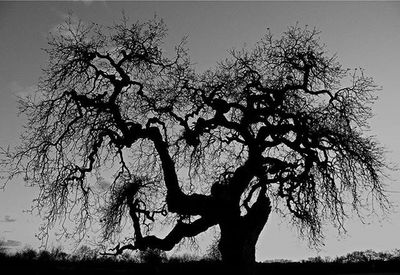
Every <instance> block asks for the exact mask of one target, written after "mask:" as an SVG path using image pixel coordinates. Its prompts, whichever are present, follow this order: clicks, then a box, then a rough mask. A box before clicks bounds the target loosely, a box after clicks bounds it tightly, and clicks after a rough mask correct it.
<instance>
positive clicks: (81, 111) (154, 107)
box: [3, 18, 388, 265]
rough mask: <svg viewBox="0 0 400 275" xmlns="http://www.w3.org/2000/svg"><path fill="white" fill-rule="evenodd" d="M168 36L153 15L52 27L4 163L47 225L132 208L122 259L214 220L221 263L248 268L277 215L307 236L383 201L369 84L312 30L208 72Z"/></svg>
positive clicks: (113, 227)
mask: <svg viewBox="0 0 400 275" xmlns="http://www.w3.org/2000/svg"><path fill="white" fill-rule="evenodd" d="M165 37H166V27H165V25H164V23H163V21H162V20H159V19H157V18H154V19H153V20H150V21H147V22H144V23H140V22H138V23H135V24H130V23H129V22H128V20H126V19H123V20H121V22H120V23H117V24H115V25H113V26H111V27H103V26H99V25H96V24H90V25H87V24H83V23H81V22H75V21H73V20H69V21H67V22H66V23H65V24H64V25H63V26H62V27H60V28H59V30H58V32H57V33H55V34H53V35H52V36H51V37H50V39H49V42H48V48H47V49H46V52H47V54H48V56H49V64H48V66H47V68H46V69H45V70H44V76H43V78H42V79H41V80H40V85H39V88H38V90H37V92H36V94H35V95H34V96H31V97H28V98H24V99H21V100H20V108H21V112H22V113H23V114H25V115H26V116H27V118H28V122H27V124H26V129H25V132H24V134H23V135H22V139H21V143H20V144H19V146H17V147H16V148H14V149H13V150H6V151H4V158H3V159H4V161H3V165H9V166H8V170H7V171H8V172H9V175H8V177H9V178H12V177H14V176H16V175H20V174H22V175H23V177H24V179H25V180H26V181H27V182H29V183H31V184H33V185H35V186H38V187H39V189H40V193H39V196H38V198H37V200H36V201H35V203H36V205H35V206H36V207H37V208H38V209H39V210H40V211H41V213H42V214H43V216H44V218H45V220H46V222H47V226H45V227H44V230H43V233H44V234H46V232H47V231H46V228H48V227H51V226H53V225H54V223H55V221H56V220H57V219H61V220H64V219H65V218H66V217H69V218H71V219H72V220H73V221H75V222H76V223H77V227H76V228H75V230H74V231H73V233H74V234H76V235H77V236H84V233H85V230H86V229H87V228H88V227H89V226H90V225H91V224H92V222H93V221H98V220H100V222H101V225H102V229H103V230H102V232H103V234H102V237H103V238H104V240H110V239H113V238H114V237H115V236H116V235H118V234H120V233H121V232H123V225H124V224H125V223H124V220H125V219H128V220H130V221H131V224H132V226H133V229H134V234H133V236H130V237H131V238H130V239H129V240H130V242H127V243H121V244H118V246H116V247H115V248H114V252H115V254H121V253H122V252H123V251H124V250H126V249H134V250H136V249H138V250H142V251H145V250H147V249H161V250H170V249H172V248H173V247H174V246H175V245H177V244H178V243H179V242H181V241H182V240H183V239H184V238H190V237H193V236H196V235H197V234H199V233H201V232H204V231H206V230H207V229H208V228H210V227H212V226H215V225H217V226H219V229H220V233H221V237H220V240H219V245H218V247H219V250H220V252H221V255H222V259H223V261H224V262H225V263H229V264H234V265H238V264H239V265H251V264H252V263H253V262H254V261H255V246H256V243H257V240H258V237H259V235H260V232H261V231H262V229H263V228H264V225H265V224H266V222H267V220H268V217H269V215H270V213H271V211H272V210H275V211H278V212H280V213H283V214H284V215H287V216H290V217H292V218H291V219H292V222H293V223H294V224H296V225H297V226H298V228H299V230H300V233H301V234H302V235H304V236H307V237H308V239H309V240H310V242H311V243H314V244H316V243H318V242H320V241H321V240H322V239H323V234H322V233H323V225H324V223H325V222H330V223H333V224H334V225H335V226H336V227H338V228H339V229H342V228H343V226H344V219H345V217H346V215H347V211H349V210H351V209H353V210H355V211H356V212H357V213H360V214H361V210H362V209H364V206H365V199H368V202H371V203H374V204H373V205H374V206H375V207H376V205H377V204H376V202H378V205H379V206H380V207H381V208H382V209H383V210H385V209H386V207H387V206H388V203H387V200H386V196H385V193H384V185H383V183H382V181H381V177H382V176H383V175H384V174H383V172H384V169H385V168H386V167H387V166H386V164H385V162H384V158H383V151H382V148H381V147H380V146H379V144H378V143H377V142H376V141H374V139H373V138H372V137H370V136H366V135H365V130H366V129H368V119H369V118H370V117H371V114H372V112H371V104H372V103H373V101H374V100H375V99H376V98H375V92H376V91H377V90H378V87H377V86H376V85H375V84H374V82H373V80H372V79H371V78H370V77H367V76H365V75H364V72H363V70H360V69H359V70H349V69H344V68H342V66H341V65H340V64H339V63H338V62H337V59H336V57H335V56H334V55H333V56H331V55H329V53H328V52H327V50H326V48H325V46H324V45H323V44H322V43H321V42H320V39H319V32H318V31H317V30H315V29H309V28H307V27H306V28H301V27H299V26H297V25H296V26H294V27H290V28H288V29H287V31H286V32H285V33H284V34H283V35H282V37H280V38H274V37H273V36H272V35H271V34H270V33H269V32H267V33H266V34H265V36H264V37H263V38H262V39H261V40H260V41H259V42H258V43H257V44H256V45H255V47H254V49H252V50H246V49H243V50H232V51H231V52H230V57H229V58H228V59H226V60H225V61H223V62H220V63H219V64H218V65H217V66H216V67H215V68H214V69H210V70H207V71H205V72H203V73H196V72H195V70H194V68H193V65H192V63H191V61H190V59H189V56H188V51H187V49H186V48H185V43H184V40H183V41H182V42H181V43H180V44H179V45H178V46H176V47H175V49H174V53H173V54H169V53H168V51H166V50H164V48H163V41H164V39H165ZM110 178H112V180H109V182H108V179H110ZM348 204H349V205H351V207H350V208H351V209H349V208H348V207H346V205H348ZM371 205H372V204H371ZM158 221H161V222H163V223H162V224H163V225H166V226H167V228H169V227H170V231H169V233H168V234H167V235H166V236H165V237H163V238H160V237H157V236H156V233H157V232H154V230H152V229H153V227H152V225H154V224H155V223H157V222H158ZM164 221H166V222H164ZM168 226H169V227H168Z"/></svg>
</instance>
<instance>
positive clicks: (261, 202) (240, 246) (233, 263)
mask: <svg viewBox="0 0 400 275" xmlns="http://www.w3.org/2000/svg"><path fill="white" fill-rule="evenodd" d="M270 212H271V206H270V200H269V199H268V197H266V196H265V195H264V194H260V195H259V197H258V199H257V201H256V202H255V203H254V205H253V206H252V208H251V209H250V210H249V211H248V213H247V215H245V216H244V217H241V216H240V214H239V213H238V211H236V212H235V214H231V215H229V214H228V215H226V217H225V218H224V219H223V220H222V221H221V222H220V224H219V226H220V230H221V239H220V242H219V250H220V252H221V255H222V261H223V263H224V264H225V265H226V267H227V268H228V269H230V270H232V271H235V273H236V274H237V273H241V274H252V273H253V271H254V265H255V260H256V255H255V252H256V244H257V241H258V237H259V235H260V233H261V231H262V229H263V228H264V226H265V224H266V222H267V220H268V217H269V214H270Z"/></svg>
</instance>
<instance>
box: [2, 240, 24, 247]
mask: <svg viewBox="0 0 400 275" xmlns="http://www.w3.org/2000/svg"><path fill="white" fill-rule="evenodd" d="M1 244H2V246H3V247H15V246H20V245H21V242H20V241H16V240H7V241H3V242H2V243H1Z"/></svg>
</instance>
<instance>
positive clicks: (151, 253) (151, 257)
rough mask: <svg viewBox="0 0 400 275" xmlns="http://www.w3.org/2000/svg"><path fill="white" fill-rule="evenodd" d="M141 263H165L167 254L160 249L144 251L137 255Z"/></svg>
mask: <svg viewBox="0 0 400 275" xmlns="http://www.w3.org/2000/svg"><path fill="white" fill-rule="evenodd" d="M138 257H139V260H140V262H141V263H148V264H160V263H165V262H166V261H167V254H166V253H165V251H162V250H160V249H146V250H144V251H140V252H139V254H138Z"/></svg>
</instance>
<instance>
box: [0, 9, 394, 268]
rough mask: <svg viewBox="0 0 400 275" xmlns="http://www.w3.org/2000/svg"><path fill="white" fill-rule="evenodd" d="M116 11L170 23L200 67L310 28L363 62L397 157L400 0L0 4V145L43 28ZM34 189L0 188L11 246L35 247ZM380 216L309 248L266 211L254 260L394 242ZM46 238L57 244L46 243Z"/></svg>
mask: <svg viewBox="0 0 400 275" xmlns="http://www.w3.org/2000/svg"><path fill="white" fill-rule="evenodd" d="M122 10H124V11H125V13H126V15H127V16H128V17H129V18H130V19H131V20H133V21H136V20H146V19H149V18H151V17H153V15H154V14H157V15H158V16H159V17H161V18H163V19H164V20H165V22H166V24H167V26H168V29H169V36H168V38H167V45H170V43H175V44H176V43H178V42H179V40H180V39H181V38H182V37H183V36H186V35H187V36H188V41H189V43H188V47H189V49H190V53H191V57H192V61H193V62H195V63H196V64H197V68H198V69H199V70H203V69H206V68H209V67H213V66H214V65H215V64H216V62H217V61H218V60H221V59H223V58H224V57H225V56H226V55H227V50H228V49H231V48H234V47H241V46H243V45H244V44H246V45H247V46H249V47H251V46H252V45H253V44H254V43H255V42H256V41H258V40H259V39H260V38H261V37H262V35H263V34H264V33H265V30H266V28H267V27H268V28H269V29H270V30H271V32H272V33H274V34H276V35H277V36H279V35H280V34H281V33H282V31H285V30H286V28H287V27H288V26H290V25H294V24H296V22H298V23H299V24H300V25H308V26H310V27H314V26H315V27H317V28H318V29H320V30H321V31H322V34H321V38H322V41H324V42H325V43H326V45H327V47H328V49H329V50H330V51H331V52H332V53H337V55H338V57H339V60H340V61H341V62H342V64H343V65H344V66H346V67H351V68H353V67H362V68H364V69H365V70H366V73H367V74H368V75H371V76H373V77H374V79H375V81H376V83H377V84H379V85H382V86H383V90H382V92H381V93H380V98H379V100H378V102H377V103H376V105H375V107H374V112H375V117H374V118H373V119H372V120H371V134H373V135H376V137H377V139H378V140H380V141H381V143H382V144H383V145H384V146H385V147H386V149H387V150H388V159H389V160H390V161H392V162H394V163H399V160H400V123H399V122H398V119H399V117H400V108H399V107H398V102H399V101H400V92H399V91H398V81H399V78H400V68H399V64H398V63H399V62H400V51H399V49H400V2H95V1H74V2H0V146H7V145H9V144H11V145H12V144H15V143H16V142H17V138H18V135H19V134H18V133H19V131H20V130H21V125H22V123H23V118H19V117H18V116H17V104H16V96H17V95H24V94H26V93H29V92H30V91H32V89H34V87H35V85H36V83H37V80H38V78H39V76H40V75H41V68H43V67H44V66H45V64H46V60H47V57H46V55H45V53H44V52H43V51H42V50H41V49H42V48H45V47H46V36H47V34H48V32H49V31H51V30H54V28H55V27H56V26H57V25H58V24H60V23H62V22H63V21H64V20H65V18H66V15H67V14H68V12H69V11H71V12H73V14H74V16H76V17H78V18H80V19H82V20H83V21H86V22H92V21H93V22H97V23H101V24H105V25H107V24H112V22H113V21H117V20H118V19H119V18H120V17H121V12H122ZM387 184H388V190H391V191H393V192H391V193H389V194H390V196H391V198H392V200H393V202H394V203H395V205H397V208H396V210H397V211H398V210H400V209H399V207H398V205H399V202H400V193H398V192H400V186H399V183H398V181H397V180H396V179H395V178H394V180H393V181H388V182H387ZM34 194H35V190H34V189H32V188H26V187H24V185H23V183H21V182H19V181H13V182H12V183H11V184H10V185H8V186H7V188H6V190H5V191H4V192H0V239H3V240H5V241H7V242H8V243H9V244H10V246H16V247H23V246H24V245H26V244H29V245H31V246H33V247H36V246H37V244H38V242H37V241H36V240H35V237H34V234H35V232H36V231H37V227H38V219H37V218H36V217H33V216H30V215H29V214H27V213H23V212H22V211H23V210H25V209H28V208H29V206H30V205H31V200H32V199H33V198H34ZM390 218H391V219H390V220H389V221H383V222H381V223H380V222H379V219H378V218H376V217H375V218H374V217H372V218H371V220H369V221H368V222H369V223H367V224H362V223H361V222H359V221H357V220H356V219H354V220H353V219H351V220H350V221H349V222H348V224H347V229H348V234H347V235H345V236H338V235H337V234H336V232H335V231H333V230H330V229H328V231H327V233H326V235H327V238H326V245H325V247H323V248H322V249H321V251H319V252H318V251H315V250H310V249H309V248H307V244H306V242H304V241H301V240H298V238H297V235H296V231H295V230H292V229H291V228H290V227H288V226H287V225H286V224H285V223H283V222H281V221H280V220H278V219H277V217H275V216H272V217H271V218H270V220H269V222H268V224H267V225H266V227H265V229H264V231H263V233H262V235H261V236H260V239H259V243H258V247H257V260H264V259H276V258H286V259H303V258H307V257H309V256H316V255H321V256H325V255H328V256H335V255H342V254H345V253H348V252H351V251H353V250H364V249H368V248H371V249H374V250H379V251H380V250H387V249H394V248H400V237H399V235H398V232H400V214H399V213H398V212H397V213H394V214H393V215H391V216H390ZM54 244H57V243H56V242H54Z"/></svg>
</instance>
